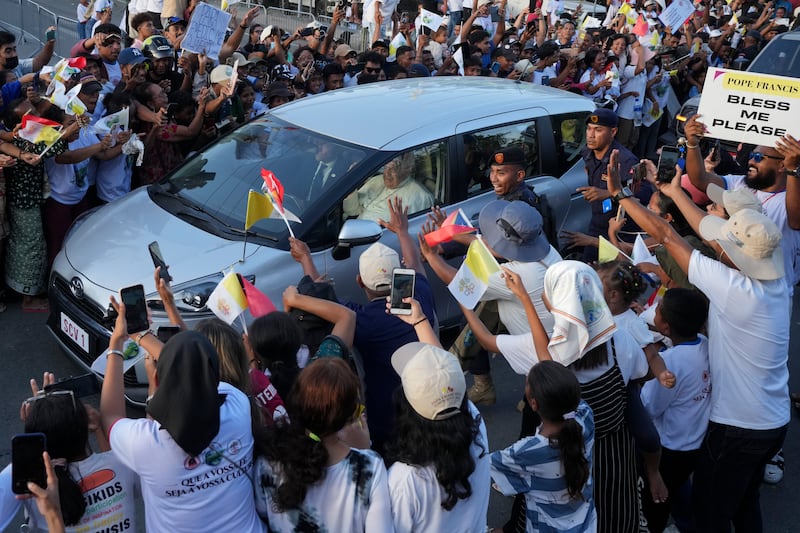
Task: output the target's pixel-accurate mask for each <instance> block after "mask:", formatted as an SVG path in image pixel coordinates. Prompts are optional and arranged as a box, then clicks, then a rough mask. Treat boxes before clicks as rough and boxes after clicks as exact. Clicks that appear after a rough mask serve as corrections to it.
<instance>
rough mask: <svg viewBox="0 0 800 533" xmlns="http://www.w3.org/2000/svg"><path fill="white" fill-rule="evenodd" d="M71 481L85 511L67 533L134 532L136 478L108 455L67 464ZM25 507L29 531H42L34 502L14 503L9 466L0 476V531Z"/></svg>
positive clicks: (43, 520)
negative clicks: (97, 532) (84, 505)
mask: <svg viewBox="0 0 800 533" xmlns="http://www.w3.org/2000/svg"><path fill="white" fill-rule="evenodd" d="M69 470H70V474H71V475H72V479H74V480H75V482H76V483H78V486H80V488H81V492H82V493H83V497H84V499H85V500H86V511H85V512H84V514H83V517H81V519H80V521H79V522H78V523H77V524H76V525H74V526H70V527H68V528H67V533H77V532H84V531H103V530H104V529H105V528H109V531H110V530H111V528H114V527H115V528H116V531H119V532H120V533H122V532H124V531H131V532H134V531H138V530H139V528H138V527H137V523H136V500H135V498H134V492H135V490H136V489H135V487H136V485H138V482H139V478H138V477H137V476H136V474H134V473H133V471H131V470H130V469H129V468H128V467H126V466H125V465H123V464H122V463H121V462H120V461H119V459H117V458H116V457H115V456H114V454H113V453H112V452H104V453H95V454H92V455H90V456H89V457H87V458H86V459H84V460H83V461H77V462H75V463H70V464H69ZM23 505H25V506H26V509H27V512H28V516H29V517H30V518H29V519H28V522H27V523H28V527H29V530H30V531H46V530H47V521H46V520H45V518H44V517H43V516H42V515H41V514H40V513H39V509H38V508H37V507H36V504H35V503H34V500H26V501H24V502H23V501H22V500H17V499H16V497H15V495H14V494H13V493H12V492H11V465H8V466H7V467H6V468H5V469H3V472H2V473H0V510H2V513H0V531H5V530H6V528H7V527H8V526H9V524H10V523H11V521H12V520H13V518H14V517H15V515H16V514H17V512H18V511H19V508H20V507H22V506H23Z"/></svg>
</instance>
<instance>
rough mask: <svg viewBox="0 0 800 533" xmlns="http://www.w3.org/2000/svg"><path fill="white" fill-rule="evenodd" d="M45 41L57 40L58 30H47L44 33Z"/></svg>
mask: <svg viewBox="0 0 800 533" xmlns="http://www.w3.org/2000/svg"><path fill="white" fill-rule="evenodd" d="M44 40H45V41H55V40H56V30H47V32H45V34H44Z"/></svg>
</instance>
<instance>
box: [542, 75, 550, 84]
mask: <svg viewBox="0 0 800 533" xmlns="http://www.w3.org/2000/svg"><path fill="white" fill-rule="evenodd" d="M542 85H544V86H545V87H550V76H542Z"/></svg>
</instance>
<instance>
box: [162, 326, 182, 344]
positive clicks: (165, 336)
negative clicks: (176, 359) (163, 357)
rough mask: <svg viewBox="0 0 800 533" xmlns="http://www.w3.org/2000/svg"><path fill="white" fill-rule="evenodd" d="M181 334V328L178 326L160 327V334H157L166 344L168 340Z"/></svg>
mask: <svg viewBox="0 0 800 533" xmlns="http://www.w3.org/2000/svg"><path fill="white" fill-rule="evenodd" d="M180 332H181V328H179V327H178V326H159V327H158V333H156V337H158V340H160V341H161V342H163V343H164V344H166V343H167V341H168V340H170V339H171V338H172V337H174V336H175V335H177V334H178V333H180Z"/></svg>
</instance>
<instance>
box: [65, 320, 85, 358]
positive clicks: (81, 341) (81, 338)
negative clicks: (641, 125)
mask: <svg viewBox="0 0 800 533" xmlns="http://www.w3.org/2000/svg"><path fill="white" fill-rule="evenodd" d="M61 331H63V332H64V333H65V334H66V336H67V337H69V338H70V339H72V340H73V341H74V342H75V344H77V345H78V346H80V347H81V348H82V349H83V351H84V352H86V353H89V334H88V333H86V331H85V330H84V329H83V328H82V327H80V326H79V325H78V324H76V323H75V322H74V321H73V320H72V319H71V318H70V317H68V316H67V315H65V314H64V313H61Z"/></svg>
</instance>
